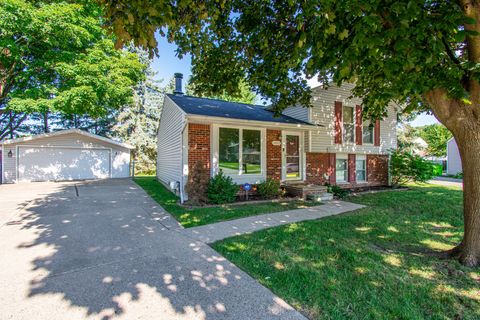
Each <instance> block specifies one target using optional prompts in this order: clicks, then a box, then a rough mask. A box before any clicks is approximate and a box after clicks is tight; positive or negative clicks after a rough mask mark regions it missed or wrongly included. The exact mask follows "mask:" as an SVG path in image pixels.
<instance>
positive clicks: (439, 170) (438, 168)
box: [432, 164, 443, 177]
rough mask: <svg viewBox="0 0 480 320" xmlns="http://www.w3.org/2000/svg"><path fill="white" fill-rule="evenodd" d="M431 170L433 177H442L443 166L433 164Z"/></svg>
mask: <svg viewBox="0 0 480 320" xmlns="http://www.w3.org/2000/svg"><path fill="white" fill-rule="evenodd" d="M432 169H433V175H434V176H435V177H438V176H441V175H443V166H442V165H441V164H433V165H432Z"/></svg>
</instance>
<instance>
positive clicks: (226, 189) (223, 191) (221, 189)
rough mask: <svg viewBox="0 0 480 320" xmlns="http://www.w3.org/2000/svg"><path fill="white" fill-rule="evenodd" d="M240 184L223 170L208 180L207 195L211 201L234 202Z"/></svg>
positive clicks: (220, 202) (217, 202)
mask: <svg viewBox="0 0 480 320" xmlns="http://www.w3.org/2000/svg"><path fill="white" fill-rule="evenodd" d="M237 192H238V186H237V185H236V184H235V183H234V182H233V180H232V178H230V177H228V176H226V175H225V174H224V173H223V172H222V171H221V170H220V172H219V173H218V174H217V175H216V176H215V177H213V178H211V179H210V181H209V182H208V187H207V197H208V201H209V202H210V203H214V204H224V203H230V202H234V201H235V199H236V197H237Z"/></svg>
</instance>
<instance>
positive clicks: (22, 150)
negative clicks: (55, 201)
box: [17, 147, 110, 181]
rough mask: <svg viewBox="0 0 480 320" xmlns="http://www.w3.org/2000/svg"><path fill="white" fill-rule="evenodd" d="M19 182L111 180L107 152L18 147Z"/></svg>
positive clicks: (83, 149) (105, 150) (100, 150)
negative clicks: (109, 178)
mask: <svg viewBox="0 0 480 320" xmlns="http://www.w3.org/2000/svg"><path fill="white" fill-rule="evenodd" d="M17 172H18V180H19V181H49V180H55V181H62V180H81V179H101V178H108V177H110V150H109V149H90V148H89V149H86V148H62V147H19V150H18V171H17Z"/></svg>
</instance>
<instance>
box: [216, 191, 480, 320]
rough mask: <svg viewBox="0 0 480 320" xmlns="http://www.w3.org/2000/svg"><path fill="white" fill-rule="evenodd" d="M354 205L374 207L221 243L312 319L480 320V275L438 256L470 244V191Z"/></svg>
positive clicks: (393, 196)
mask: <svg viewBox="0 0 480 320" xmlns="http://www.w3.org/2000/svg"><path fill="white" fill-rule="evenodd" d="M349 200H351V201H354V202H357V203H361V204H364V205H367V206H368V207H367V208H365V209H361V210H359V211H356V212H354V213H349V214H345V215H342V216H335V217H330V218H326V219H321V220H318V221H311V222H305V223H298V224H292V225H288V226H283V227H279V228H274V229H269V230H264V231H261V232H258V233H255V234H251V235H245V236H240V237H236V238H231V239H226V240H224V241H222V242H219V243H216V244H215V245H214V247H215V249H217V250H218V251H220V252H221V253H222V254H223V255H225V256H226V257H227V258H228V259H229V260H231V261H233V262H234V263H236V264H238V265H239V266H240V267H242V269H244V270H247V271H248V272H249V273H251V274H253V275H254V276H255V278H257V279H258V280H259V281H260V282H261V283H263V284H265V285H266V286H268V287H269V288H271V289H272V290H273V291H274V292H275V293H276V294H278V295H279V296H281V297H282V298H285V299H286V300H287V302H289V303H291V304H292V305H294V306H295V307H297V308H298V309H301V310H302V311H303V312H304V313H305V314H307V315H309V317H310V318H312V319H317V318H324V317H326V318H359V319H360V318H384V319H388V318H390V319H393V318H404V319H413V318H417V319H423V318H447V319H453V318H457V319H462V318H464V319H475V318H477V319H478V318H480V270H479V269H468V268H465V267H463V266H461V265H460V264H459V263H458V262H456V261H452V260H441V259H439V258H437V257H435V256H433V255H432V253H434V252H438V251H439V250H446V249H449V248H451V247H453V246H454V245H456V244H457V243H458V242H459V241H460V240H461V236H462V226H463V221H462V206H461V203H462V192H461V191H457V190H448V189H445V188H442V187H427V186H424V187H419V188H416V187H414V188H412V190H410V191H403V192H391V193H379V194H373V195H365V196H361V197H355V198H350V199H349ZM367 306H368V307H367Z"/></svg>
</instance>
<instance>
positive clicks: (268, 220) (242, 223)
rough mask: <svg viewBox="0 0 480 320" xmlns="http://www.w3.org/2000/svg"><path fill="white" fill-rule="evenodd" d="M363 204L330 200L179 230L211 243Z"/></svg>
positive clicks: (332, 213) (316, 217) (350, 208)
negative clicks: (309, 205) (314, 205)
mask: <svg viewBox="0 0 480 320" xmlns="http://www.w3.org/2000/svg"><path fill="white" fill-rule="evenodd" d="M364 207H365V206H363V205H360V204H355V203H351V202H345V201H330V202H328V203H326V204H324V205H320V206H317V207H310V208H305V209H296V210H290V211H284V212H276V213H269V214H264V215H259V216H252V217H247V218H242V219H236V220H230V221H223V222H219V223H214V224H209V225H205V226H200V227H194V228H189V229H184V230H181V231H179V232H181V233H182V234H184V235H186V236H187V237H190V238H192V239H194V240H197V241H201V242H204V243H212V242H215V241H218V240H222V239H225V238H229V237H233V236H236V235H241V234H245V233H251V232H255V231H258V230H262V229H266V228H271V227H276V226H280V225H284V224H288V223H293V222H300V221H306V220H315V219H319V218H324V217H328V216H333V215H337V214H341V213H345V212H349V211H354V210H357V209H361V208H364Z"/></svg>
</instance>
